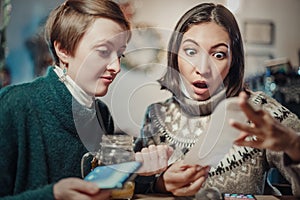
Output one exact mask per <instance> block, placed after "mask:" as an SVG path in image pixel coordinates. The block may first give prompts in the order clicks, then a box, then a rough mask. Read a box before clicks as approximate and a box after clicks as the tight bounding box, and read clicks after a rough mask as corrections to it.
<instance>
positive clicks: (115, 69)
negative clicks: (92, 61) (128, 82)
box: [106, 53, 121, 74]
mask: <svg viewBox="0 0 300 200" xmlns="http://www.w3.org/2000/svg"><path fill="white" fill-rule="evenodd" d="M106 68H107V70H108V71H110V72H112V73H114V74H117V73H119V72H120V70H121V63H120V58H119V57H118V55H117V53H115V54H114V55H113V56H112V61H111V62H110V64H109V65H107V67H106Z"/></svg>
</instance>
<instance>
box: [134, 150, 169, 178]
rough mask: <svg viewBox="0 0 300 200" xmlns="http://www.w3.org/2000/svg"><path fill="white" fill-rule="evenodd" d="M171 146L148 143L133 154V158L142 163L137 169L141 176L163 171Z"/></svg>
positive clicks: (165, 167)
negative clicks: (148, 144)
mask: <svg viewBox="0 0 300 200" xmlns="http://www.w3.org/2000/svg"><path fill="white" fill-rule="evenodd" d="M172 153H173V148H172V147H170V146H168V145H157V146H155V145H150V146H149V147H148V148H143V149H142V150H141V152H137V153H136V154H135V160H136V161H140V162H142V163H143V165H142V167H141V168H140V169H139V170H138V172H137V173H138V174H139V175H141V176H151V175H155V174H159V173H161V172H163V171H165V170H166V169H167V167H168V160H169V158H170V156H171V155H172Z"/></svg>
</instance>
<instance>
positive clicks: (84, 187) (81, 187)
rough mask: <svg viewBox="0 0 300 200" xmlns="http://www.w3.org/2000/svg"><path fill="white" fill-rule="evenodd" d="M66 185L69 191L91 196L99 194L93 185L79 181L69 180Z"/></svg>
mask: <svg viewBox="0 0 300 200" xmlns="http://www.w3.org/2000/svg"><path fill="white" fill-rule="evenodd" d="M68 184H69V187H70V188H71V189H73V190H76V191H78V192H81V193H85V194H90V195H93V194H96V193H98V192H99V187H98V186H97V185H96V184H95V183H92V182H87V181H84V180H81V179H77V178H70V179H69V183H68Z"/></svg>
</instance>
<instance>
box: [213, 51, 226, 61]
mask: <svg viewBox="0 0 300 200" xmlns="http://www.w3.org/2000/svg"><path fill="white" fill-rule="evenodd" d="M213 56H214V57H215V58H217V59H218V60H221V59H223V58H225V57H226V54H225V53H223V52H217V53H215V54H214V55H213Z"/></svg>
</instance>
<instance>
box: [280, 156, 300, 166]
mask: <svg viewBox="0 0 300 200" xmlns="http://www.w3.org/2000/svg"><path fill="white" fill-rule="evenodd" d="M283 164H284V166H286V167H288V166H289V167H291V166H293V165H299V164H300V162H295V161H293V160H292V159H291V158H290V157H289V156H288V155H287V154H286V153H283Z"/></svg>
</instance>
